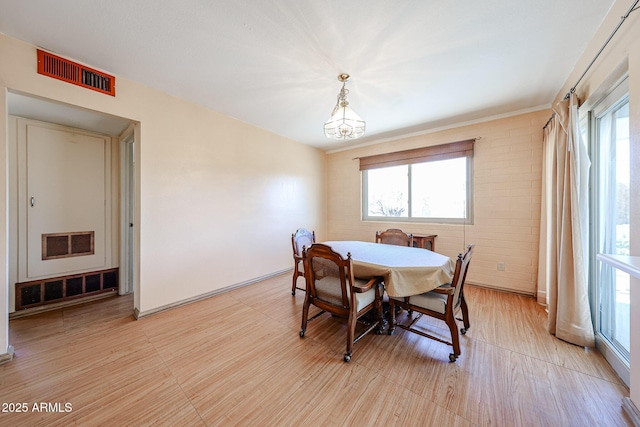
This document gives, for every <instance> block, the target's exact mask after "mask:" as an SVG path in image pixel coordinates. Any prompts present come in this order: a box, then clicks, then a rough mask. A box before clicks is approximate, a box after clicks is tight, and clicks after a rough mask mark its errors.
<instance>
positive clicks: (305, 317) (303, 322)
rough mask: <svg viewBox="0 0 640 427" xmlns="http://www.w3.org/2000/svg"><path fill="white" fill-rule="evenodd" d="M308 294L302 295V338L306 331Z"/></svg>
mask: <svg viewBox="0 0 640 427" xmlns="http://www.w3.org/2000/svg"><path fill="white" fill-rule="evenodd" d="M310 304H311V303H310V301H309V294H306V295H305V297H304V304H303V305H302V326H301V328H300V338H304V334H305V332H307V322H308V321H309V320H308V318H309V305H310Z"/></svg>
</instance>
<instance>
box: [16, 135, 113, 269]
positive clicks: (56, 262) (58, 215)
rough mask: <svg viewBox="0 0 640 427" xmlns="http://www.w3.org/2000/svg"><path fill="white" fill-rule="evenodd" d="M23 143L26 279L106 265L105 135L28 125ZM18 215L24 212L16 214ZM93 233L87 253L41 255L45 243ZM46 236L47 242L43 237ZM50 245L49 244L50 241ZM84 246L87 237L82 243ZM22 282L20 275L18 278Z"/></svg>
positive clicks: (22, 199)
mask: <svg viewBox="0 0 640 427" xmlns="http://www.w3.org/2000/svg"><path fill="white" fill-rule="evenodd" d="M23 129H25V130H26V132H25V137H24V139H23V140H24V142H25V144H26V147H25V149H24V150H23V151H22V152H23V153H25V154H26V186H25V187H24V190H25V191H24V192H23V195H24V197H23V198H21V201H20V203H21V204H23V206H25V208H24V211H25V212H26V266H25V267H26V268H25V269H21V270H22V271H25V270H26V278H25V279H26V280H32V279H35V278H41V277H46V276H57V275H65V274H70V273H74V272H79V271H90V270H95V269H101V268H106V258H105V257H106V245H105V239H106V230H105V228H106V224H107V216H108V215H107V198H106V194H107V191H106V183H107V182H108V181H107V180H106V175H107V174H106V170H107V169H106V166H107V161H106V160H107V158H108V156H107V153H108V151H107V150H108V148H109V146H108V144H109V139H108V138H107V137H101V136H96V135H91V134H89V133H84V132H82V131H78V132H76V131H74V130H71V129H69V130H67V129H64V128H60V127H49V126H46V125H44V124H42V125H41V124H35V123H28V124H27V125H26V127H25V128H23ZM22 217H23V218H24V216H22ZM77 233H80V237H83V236H84V237H86V236H87V235H92V236H93V241H92V245H91V246H92V247H91V251H90V252H89V253H87V251H86V250H84V249H83V250H81V251H80V253H70V256H54V257H49V258H47V259H43V258H45V252H47V245H48V244H51V243H47V242H52V241H55V240H51V236H54V237H55V238H57V239H58V241H61V240H60V239H64V235H65V234H68V235H69V236H77V235H78V234H77ZM47 239H49V240H47ZM54 246H55V245H54ZM80 246H83V247H85V249H86V247H87V246H88V241H85V242H84V243H83V244H82V245H80ZM23 280H24V279H23Z"/></svg>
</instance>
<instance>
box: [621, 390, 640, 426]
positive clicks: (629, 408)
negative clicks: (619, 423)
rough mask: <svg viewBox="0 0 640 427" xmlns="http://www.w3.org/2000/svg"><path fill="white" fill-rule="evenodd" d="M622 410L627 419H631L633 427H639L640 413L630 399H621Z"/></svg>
mask: <svg viewBox="0 0 640 427" xmlns="http://www.w3.org/2000/svg"><path fill="white" fill-rule="evenodd" d="M622 409H623V410H624V412H625V413H626V414H627V415H628V416H629V418H631V421H632V422H633V425H634V426H635V427H640V412H639V411H638V408H636V405H634V404H633V402H632V401H631V399H630V398H628V397H625V398H623V399H622Z"/></svg>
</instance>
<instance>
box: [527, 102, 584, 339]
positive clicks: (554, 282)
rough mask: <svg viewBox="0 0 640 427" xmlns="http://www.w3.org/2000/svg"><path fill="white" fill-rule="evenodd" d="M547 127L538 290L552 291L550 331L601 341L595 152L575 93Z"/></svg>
mask: <svg viewBox="0 0 640 427" xmlns="http://www.w3.org/2000/svg"><path fill="white" fill-rule="evenodd" d="M554 113H555V114H554V117H553V118H552V119H551V121H550V122H549V123H548V125H547V126H546V127H545V129H544V139H543V141H544V158H543V162H544V163H543V175H542V212H541V216H540V249H539V250H540V253H539V265H538V290H539V291H542V292H544V293H545V294H546V299H547V307H548V310H549V324H548V329H549V332H550V333H552V334H554V335H555V336H556V337H557V338H560V339H562V340H564V341H568V342H570V343H573V344H576V345H580V346H586V347H593V346H594V345H595V340H594V333H593V324H592V322H591V310H590V307H589V292H588V282H587V277H588V276H587V274H588V268H589V265H588V260H589V258H588V242H589V238H588V236H589V234H588V232H589V228H588V225H589V223H588V219H589V166H590V162H589V157H588V155H587V149H586V146H585V143H584V141H582V138H581V136H580V131H579V121H578V98H577V96H576V95H575V94H572V95H571V97H570V98H569V99H567V100H565V101H562V102H560V103H558V105H556V107H555V108H554Z"/></svg>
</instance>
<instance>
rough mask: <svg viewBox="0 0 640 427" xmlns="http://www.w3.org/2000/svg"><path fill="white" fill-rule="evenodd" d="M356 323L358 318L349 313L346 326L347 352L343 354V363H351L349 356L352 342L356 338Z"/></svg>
mask: <svg viewBox="0 0 640 427" xmlns="http://www.w3.org/2000/svg"><path fill="white" fill-rule="evenodd" d="M356 323H358V318H357V317H356V315H355V313H353V312H351V313H349V322H348V324H347V352H346V353H345V354H344V361H345V362H349V361H351V354H352V353H353V340H354V338H355V336H356Z"/></svg>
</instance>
